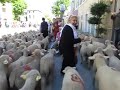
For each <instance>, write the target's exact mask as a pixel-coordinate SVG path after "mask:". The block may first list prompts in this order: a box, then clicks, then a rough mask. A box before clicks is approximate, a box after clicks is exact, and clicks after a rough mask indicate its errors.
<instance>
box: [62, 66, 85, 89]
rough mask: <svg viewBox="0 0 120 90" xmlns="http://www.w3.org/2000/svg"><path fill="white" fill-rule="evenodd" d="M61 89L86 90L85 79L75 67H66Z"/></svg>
mask: <svg viewBox="0 0 120 90" xmlns="http://www.w3.org/2000/svg"><path fill="white" fill-rule="evenodd" d="M63 72H64V73H65V75H64V78H63V82H62V89H61V90H85V87H84V81H83V79H82V78H81V76H80V75H79V73H78V72H77V71H76V70H75V69H74V68H73V67H69V66H68V67H66V68H65V69H64V70H63Z"/></svg>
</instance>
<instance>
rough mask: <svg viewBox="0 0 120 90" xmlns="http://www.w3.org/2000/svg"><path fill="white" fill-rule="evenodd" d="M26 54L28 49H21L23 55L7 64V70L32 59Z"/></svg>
mask: <svg viewBox="0 0 120 90" xmlns="http://www.w3.org/2000/svg"><path fill="white" fill-rule="evenodd" d="M28 55H29V51H28V50H27V49H26V48H25V49H24V51H23V56H21V57H20V58H19V59H18V60H16V61H14V62H13V63H11V64H10V65H9V72H11V71H12V70H13V69H14V68H17V67H20V66H23V65H25V64H27V63H30V62H31V61H32V60H34V58H33V57H31V56H28Z"/></svg>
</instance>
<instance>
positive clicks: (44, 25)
mask: <svg viewBox="0 0 120 90" xmlns="http://www.w3.org/2000/svg"><path fill="white" fill-rule="evenodd" d="M42 21H43V22H42V23H41V26H40V31H41V33H43V36H44V37H46V36H48V23H47V22H46V21H45V18H42Z"/></svg>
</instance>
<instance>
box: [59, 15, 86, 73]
mask: <svg viewBox="0 0 120 90" xmlns="http://www.w3.org/2000/svg"><path fill="white" fill-rule="evenodd" d="M77 19H78V18H77V16H75V15H71V16H70V18H69V21H68V24H66V25H65V26H64V27H63V29H62V33H61V39H60V43H59V51H60V54H62V56H63V62H62V68H61V73H62V74H63V72H62V71H63V70H64V69H65V67H67V66H71V67H76V64H77V61H76V59H77V58H76V51H75V50H76V46H75V45H76V44H77V43H80V42H81V40H83V39H84V38H83V37H78V35H77V31H76V25H77Z"/></svg>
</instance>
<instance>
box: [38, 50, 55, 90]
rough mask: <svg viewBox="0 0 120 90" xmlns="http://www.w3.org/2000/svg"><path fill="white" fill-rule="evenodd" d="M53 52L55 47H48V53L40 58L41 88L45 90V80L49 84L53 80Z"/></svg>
mask: <svg viewBox="0 0 120 90" xmlns="http://www.w3.org/2000/svg"><path fill="white" fill-rule="evenodd" d="M54 53H55V49H50V50H49V53H48V54H46V55H45V56H43V57H42V58H41V60H40V74H41V77H42V78H41V90H45V87H46V82H48V83H49V84H51V85H50V86H51V88H52V82H51V81H52V80H53V70H54Z"/></svg>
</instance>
